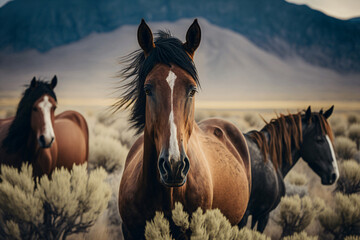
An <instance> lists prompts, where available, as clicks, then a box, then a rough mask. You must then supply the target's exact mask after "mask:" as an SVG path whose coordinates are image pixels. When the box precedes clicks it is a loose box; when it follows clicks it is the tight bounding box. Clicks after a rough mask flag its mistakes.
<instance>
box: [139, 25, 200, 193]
mask: <svg viewBox="0 0 360 240" xmlns="http://www.w3.org/2000/svg"><path fill="white" fill-rule="evenodd" d="M163 34H164V35H166V34H165V33H163ZM160 35H161V33H160ZM137 36H138V42H139V45H140V47H141V48H142V50H143V52H144V57H145V60H144V64H143V66H142V67H143V70H144V71H145V72H146V69H147V68H148V69H149V70H148V73H147V74H146V76H144V78H145V79H144V84H143V86H142V87H141V88H140V91H142V92H143V94H144V95H145V116H146V117H145V122H144V131H145V135H147V136H151V137H150V138H151V139H153V144H154V145H155V147H156V151H157V157H158V160H157V165H158V173H159V178H160V179H159V180H160V182H161V183H162V184H164V185H165V186H168V187H179V186H182V185H183V184H184V183H185V181H186V176H187V173H188V171H189V169H190V162H189V159H188V156H187V155H186V152H187V144H188V141H189V138H190V135H191V133H192V130H193V125H194V123H195V121H194V108H195V94H196V92H197V89H198V87H199V84H198V81H197V79H196V77H194V76H196V70H194V69H195V68H194V63H193V61H192V58H193V56H194V52H195V50H196V49H197V48H198V46H199V44H200V38H201V31H200V27H199V24H198V22H197V20H195V21H194V22H193V24H192V25H191V26H190V28H189V29H188V31H187V34H186V42H185V43H181V42H180V41H179V40H178V39H175V38H171V37H170V36H165V37H163V38H161V37H160V38H159V39H157V41H155V43H154V41H153V34H152V32H151V30H150V28H149V27H148V25H147V24H146V23H145V21H144V20H142V21H141V24H140V26H139V28H138V35H137ZM163 41H164V42H163ZM168 41H172V43H171V44H170V46H171V51H172V54H169V53H168V52H167V51H164V50H162V47H165V46H166V45H169V43H168ZM165 43H166V44H165ZM189 69H190V70H189ZM194 72H195V73H194ZM191 73H193V74H191Z"/></svg>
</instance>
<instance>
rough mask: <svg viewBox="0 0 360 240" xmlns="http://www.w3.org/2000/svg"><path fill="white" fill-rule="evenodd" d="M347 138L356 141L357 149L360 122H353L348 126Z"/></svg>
mask: <svg viewBox="0 0 360 240" xmlns="http://www.w3.org/2000/svg"><path fill="white" fill-rule="evenodd" d="M348 132H349V133H348V135H349V138H350V139H351V140H353V141H354V142H355V143H356V146H357V149H359V147H360V123H357V124H353V125H351V126H350V127H349V131H348Z"/></svg>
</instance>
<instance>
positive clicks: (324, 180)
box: [321, 172, 337, 185]
mask: <svg viewBox="0 0 360 240" xmlns="http://www.w3.org/2000/svg"><path fill="white" fill-rule="evenodd" d="M336 179H337V175H336V173H335V172H332V173H330V174H328V175H325V176H323V177H321V184H322V185H332V184H334V183H335V182H336Z"/></svg>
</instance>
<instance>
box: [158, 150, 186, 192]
mask: <svg viewBox="0 0 360 240" xmlns="http://www.w3.org/2000/svg"><path fill="white" fill-rule="evenodd" d="M158 168H159V173H160V180H161V182H162V183H163V184H164V185H165V186H167V187H181V186H182V185H184V184H185V182H186V176H187V174H188V172H189V169H190V162H189V159H188V157H187V156H186V154H181V156H180V160H174V159H173V158H169V157H168V156H166V154H161V155H160V157H159V161H158Z"/></svg>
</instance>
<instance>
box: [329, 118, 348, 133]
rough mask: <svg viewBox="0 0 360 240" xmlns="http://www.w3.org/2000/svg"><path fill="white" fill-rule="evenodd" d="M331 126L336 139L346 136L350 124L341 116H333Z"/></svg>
mask: <svg viewBox="0 0 360 240" xmlns="http://www.w3.org/2000/svg"><path fill="white" fill-rule="evenodd" d="M330 126H331V130H332V132H333V133H334V135H335V136H336V137H338V136H345V135H346V131H347V127H348V123H347V120H346V119H345V118H344V117H341V116H333V117H331V118H330Z"/></svg>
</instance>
